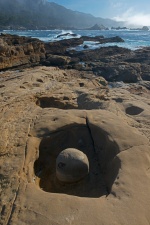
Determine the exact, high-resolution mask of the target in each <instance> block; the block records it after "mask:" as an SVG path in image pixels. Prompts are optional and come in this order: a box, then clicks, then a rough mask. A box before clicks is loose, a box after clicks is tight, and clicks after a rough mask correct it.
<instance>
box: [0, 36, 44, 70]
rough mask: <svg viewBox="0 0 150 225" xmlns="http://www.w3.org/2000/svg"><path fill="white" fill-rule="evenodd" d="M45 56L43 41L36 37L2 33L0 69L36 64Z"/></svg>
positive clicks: (0, 40)
mask: <svg viewBox="0 0 150 225" xmlns="http://www.w3.org/2000/svg"><path fill="white" fill-rule="evenodd" d="M44 58H45V47H44V43H43V42H41V41H39V40H38V39H31V38H27V37H20V36H17V35H8V34H6V35H5V34H2V35H1V36H0V69H7V68H14V67H19V66H28V67H30V66H34V65H38V64H39V63H40V61H41V60H43V59H44Z"/></svg>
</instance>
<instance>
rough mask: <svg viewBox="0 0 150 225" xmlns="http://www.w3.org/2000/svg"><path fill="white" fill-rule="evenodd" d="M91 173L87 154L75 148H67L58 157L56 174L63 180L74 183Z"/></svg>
mask: <svg viewBox="0 0 150 225" xmlns="http://www.w3.org/2000/svg"><path fill="white" fill-rule="evenodd" d="M88 173H89V161H88V158H87V156H86V155H85V154H84V153H83V152H81V151H79V150H77V149H75V148H67V149H65V150H63V151H62V152H60V154H59V155H58V157H57V159H56V176H57V178H58V180H60V181H62V182H67V183H72V182H76V181H79V180H81V179H82V178H84V177H85V176H86V175H87V174H88Z"/></svg>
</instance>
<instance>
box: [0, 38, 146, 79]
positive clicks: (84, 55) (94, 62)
mask: <svg viewBox="0 0 150 225" xmlns="http://www.w3.org/2000/svg"><path fill="white" fill-rule="evenodd" d="M84 41H96V42H98V43H99V44H103V43H111V42H114V43H115V42H116V43H118V42H123V40H122V39H121V38H120V37H113V38H104V37H103V36H97V37H86V36H83V37H81V38H72V39H68V40H61V41H56V42H49V43H44V42H42V41H40V40H38V39H35V38H30V37H20V36H17V35H9V34H1V36H0V70H6V69H12V68H16V69H17V68H18V69H19V68H27V67H32V66H38V65H44V66H58V67H60V68H62V69H76V70H79V71H89V72H91V73H93V74H94V75H97V76H102V77H104V78H105V79H106V80H107V81H109V82H118V81H123V82H126V83H136V82H138V81H142V80H143V81H148V82H149V81H150V75H149V71H150V66H149V56H150V48H149V47H147V48H143V49H138V50H136V51H131V50H129V49H125V48H121V47H117V46H112V47H101V48H98V49H95V50H89V49H88V46H84V47H85V50H84V51H75V50H71V48H72V47H76V46H78V45H81V44H83V43H84ZM69 49H70V50H69Z"/></svg>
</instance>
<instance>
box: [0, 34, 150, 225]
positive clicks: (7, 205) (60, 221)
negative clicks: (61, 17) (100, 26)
mask: <svg viewBox="0 0 150 225" xmlns="http://www.w3.org/2000/svg"><path fill="white" fill-rule="evenodd" d="M85 40H88V41H90V40H91V41H98V42H100V43H106V42H119V41H123V40H122V39H120V38H119V37H115V38H112V39H107V38H104V37H102V36H100V37H94V38H88V37H81V38H79V39H77V38H73V39H68V40H63V41H58V42H53V43H44V42H42V41H39V40H38V39H33V38H30V37H19V36H16V35H7V34H1V36H0V118H1V119H0V133H1V135H0V196H1V201H0V213H1V220H0V225H8V224H9V225H20V224H21V225H22V224H23V225H28V224H33V225H37V224H39V225H43V224H45V225H66V224H68V225H70V224H72V225H78V224H80V225H85V224H86V225H91V224H93V225H100V224H105V225H110V224H111V225H116V224H119V225H120V224H122V225H129V224H132V225H146V224H149V223H150V215H149V211H150V200H149V198H148V197H147V196H149V195H150V188H149V187H150V65H149V56H150V48H143V49H138V50H136V51H131V50H129V49H125V48H120V47H117V46H114V47H102V48H99V49H96V50H90V49H88V48H86V47H85V50H84V51H75V50H69V49H70V48H71V47H76V46H77V45H80V44H83V43H84V41H85ZM67 148H74V149H78V150H80V151H81V152H83V153H84V154H85V155H86V156H87V158H88V160H89V171H88V172H89V173H88V175H87V176H85V177H84V178H83V179H81V180H80V181H78V182H74V183H64V182H61V181H59V180H58V179H57V176H56V159H57V157H58V155H59V154H60V153H61V152H62V151H63V150H65V149H67ZM63 166H64V165H63ZM108 215H109V216H108Z"/></svg>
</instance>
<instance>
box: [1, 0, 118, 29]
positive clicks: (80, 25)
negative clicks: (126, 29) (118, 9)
mask: <svg viewBox="0 0 150 225" xmlns="http://www.w3.org/2000/svg"><path fill="white" fill-rule="evenodd" d="M95 24H98V25H100V26H101V25H103V26H105V27H111V26H122V24H121V23H118V22H116V21H113V20H111V19H103V18H99V17H94V16H92V15H90V14H86V13H81V12H77V11H72V10H70V9H66V8H65V7H63V6H61V5H58V4H56V3H53V2H48V1H47V0H0V29H1V30H2V29H57V28H58V29H85V28H89V27H91V26H94V25H95Z"/></svg>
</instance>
